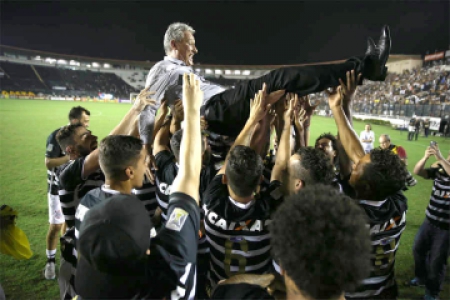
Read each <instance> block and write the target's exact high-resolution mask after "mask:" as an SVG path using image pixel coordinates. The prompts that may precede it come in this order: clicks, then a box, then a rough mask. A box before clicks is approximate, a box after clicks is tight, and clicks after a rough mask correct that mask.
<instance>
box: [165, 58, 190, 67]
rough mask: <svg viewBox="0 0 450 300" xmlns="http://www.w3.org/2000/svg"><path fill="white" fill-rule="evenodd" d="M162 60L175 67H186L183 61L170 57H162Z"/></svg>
mask: <svg viewBox="0 0 450 300" xmlns="http://www.w3.org/2000/svg"><path fill="white" fill-rule="evenodd" d="M164 60H167V61H171V62H173V63H175V64H177V65H180V66H186V64H185V63H184V61H182V60H179V59H176V58H173V57H171V56H164Z"/></svg>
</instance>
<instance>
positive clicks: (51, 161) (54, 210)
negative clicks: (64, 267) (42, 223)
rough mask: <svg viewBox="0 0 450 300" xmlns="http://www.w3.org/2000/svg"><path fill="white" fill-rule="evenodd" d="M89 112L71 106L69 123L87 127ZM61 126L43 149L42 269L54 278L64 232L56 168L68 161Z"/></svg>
mask: <svg viewBox="0 0 450 300" xmlns="http://www.w3.org/2000/svg"><path fill="white" fill-rule="evenodd" d="M90 115H91V113H90V112H89V110H87V109H85V108H84V107H81V106H76V107H73V108H72V109H71V110H70V112H69V124H72V125H74V124H81V125H82V126H84V127H85V128H87V127H89V121H90ZM60 129H61V128H58V129H56V130H55V131H53V132H52V133H51V134H50V135H49V136H48V138H47V145H46V151H45V167H46V168H47V183H48V189H47V193H48V194H47V197H48V212H49V223H50V227H49V229H48V232H47V238H46V245H47V250H46V251H45V252H46V254H47V262H46V264H45V269H44V277H45V279H55V277H56V273H55V263H56V246H57V245H58V233H59V232H60V231H61V234H64V232H65V226H64V224H65V223H64V215H63V213H62V210H61V203H60V201H59V195H58V178H57V176H56V173H57V169H58V168H59V167H60V166H62V165H63V164H65V163H67V162H68V161H69V155H66V154H65V153H64V151H63V150H61V147H60V146H59V144H58V142H57V141H56V134H57V133H58V131H59V130H60Z"/></svg>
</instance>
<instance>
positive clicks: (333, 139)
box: [314, 132, 338, 151]
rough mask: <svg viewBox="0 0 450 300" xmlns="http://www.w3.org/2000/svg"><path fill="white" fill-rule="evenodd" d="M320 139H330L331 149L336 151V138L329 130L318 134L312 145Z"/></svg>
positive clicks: (315, 145)
mask: <svg viewBox="0 0 450 300" xmlns="http://www.w3.org/2000/svg"><path fill="white" fill-rule="evenodd" d="M321 139H329V140H330V141H331V144H332V145H333V150H334V151H338V147H337V139H336V137H335V136H334V135H333V134H332V133H331V132H325V133H322V134H321V135H319V137H318V138H317V139H316V143H315V144H314V147H317V146H318V145H317V144H318V143H319V141H320V140H321Z"/></svg>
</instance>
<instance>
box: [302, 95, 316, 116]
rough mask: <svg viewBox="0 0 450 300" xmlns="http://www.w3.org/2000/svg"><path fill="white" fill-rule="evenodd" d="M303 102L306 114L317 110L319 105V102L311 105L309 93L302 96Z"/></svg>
mask: <svg viewBox="0 0 450 300" xmlns="http://www.w3.org/2000/svg"><path fill="white" fill-rule="evenodd" d="M301 103H302V104H303V108H304V109H305V114H306V116H311V115H312V114H313V113H314V111H315V110H316V108H317V106H319V103H317V104H316V105H311V99H309V96H308V95H307V96H304V97H302V98H301Z"/></svg>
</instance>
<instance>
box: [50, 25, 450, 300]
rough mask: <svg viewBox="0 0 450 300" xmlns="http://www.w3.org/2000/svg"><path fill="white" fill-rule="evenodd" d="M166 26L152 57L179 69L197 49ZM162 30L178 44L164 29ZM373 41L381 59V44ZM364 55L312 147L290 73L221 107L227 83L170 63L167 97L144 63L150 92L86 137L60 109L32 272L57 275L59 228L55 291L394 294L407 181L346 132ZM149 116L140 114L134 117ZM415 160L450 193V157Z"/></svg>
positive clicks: (219, 295)
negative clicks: (46, 223) (45, 220)
mask: <svg viewBox="0 0 450 300" xmlns="http://www.w3.org/2000/svg"><path fill="white" fill-rule="evenodd" d="M173 25H174V24H172V25H171V26H172V29H171V27H169V29H168V33H166V37H167V36H168V40H169V43H168V44H167V45H166V43H165V46H167V47H166V52H168V57H169V59H167V60H166V59H165V60H164V61H163V62H165V63H170V64H174V65H177V64H178V66H182V67H183V68H187V67H188V66H191V65H192V63H193V60H192V56H193V55H190V53H191V52H192V53H196V52H197V49H196V48H195V46H193V48H192V42H191V40H192V33H193V32H192V31H193V30H191V29H190V27H183V26H182V25H183V24H181V25H180V23H177V24H175V25H174V26H173ZM177 26H178V27H177ZM185 26H187V25H185ZM174 27H176V28H175V29H177V28H178V29H180V28H181V33H183V35H182V36H181V38H179V37H177V36H173V35H172V36H171V35H170V34H171V33H170V30H172V31H173V29H174ZM384 30H385V33H384V34H385V35H384V38H385V39H384V40H383V39H381V40H382V41H384V42H386V32H387V31H386V30H387V29H384ZM387 33H388V32H387ZM177 43H178V44H177ZM183 43H185V48H184V50H183ZM389 43H390V40H389ZM372 44H373V41H372ZM370 46H371V45H370V43H369V48H370ZM372 46H373V47H376V49H378V51H379V52H380V51H381V52H383V47H384V46H383V43H381V42H380V44H379V45H378V46H375V45H374V44H373V45H372ZM186 47H187V48H186ZM180 49H181V50H180ZM186 49H188V50H186ZM189 49H190V50H189ZM185 50H186V51H185ZM372 50H373V49H372ZM183 51H184V52H183ZM189 51H191V52H189ZM368 53H369V52H368ZM369 54H370V53H369ZM369 54H367V53H366V58H364V60H365V64H363V63H360V62H357V63H355V64H354V65H353V66H355V67H356V69H357V70H356V71H355V70H346V71H345V72H344V74H345V77H344V78H343V79H344V80H342V78H338V80H339V81H338V82H339V84H338V85H337V86H336V87H334V88H331V89H328V90H327V93H328V101H329V105H330V108H331V110H332V111H333V116H334V119H335V122H336V126H337V129H338V134H337V135H335V134H331V133H324V134H322V135H321V136H319V137H318V138H317V139H316V141H315V144H314V147H310V146H308V141H309V127H310V125H311V118H312V115H313V112H314V109H315V107H314V106H312V105H311V103H310V101H309V98H308V96H303V95H301V94H302V93H300V92H295V91H292V92H291V91H290V90H291V89H294V90H296V89H297V90H301V89H305V85H306V84H308V83H305V82H307V81H308V79H304V78H303V79H298V78H297V79H296V80H297V82H296V84H297V88H292V87H289V82H290V83H292V81H294V79H286V78H284V79H280V80H286V81H287V83H286V88H282V87H283V84H281V85H277V84H275V83H274V82H268V83H267V84H266V82H265V81H262V82H260V83H261V84H260V87H259V90H257V91H255V93H254V94H252V95H251V100H250V99H244V100H242V101H241V100H240V99H238V100H239V101H237V100H236V102H235V103H232V100H230V99H231V98H232V97H231V96H232V95H233V94H232V93H234V97H235V98H236V97H238V96H239V97H241V96H242V89H241V90H239V88H238V89H237V90H236V91H234V92H228V91H224V90H223V89H222V90H221V89H220V88H218V87H211V86H209V87H210V88H209V89H208V88H204V86H202V82H201V79H199V78H198V76H197V75H194V74H192V73H191V74H188V73H187V72H183V75H182V79H183V80H182V84H181V85H178V87H177V88H179V90H178V91H175V93H171V95H172V97H173V95H178V96H179V97H178V98H179V99H178V100H170V96H168V94H167V93H166V94H164V93H161V89H162V87H161V86H157V87H156V88H155V84H154V82H155V81H154V82H153V83H152V78H151V76H153V75H155V74H159V75H161V74H160V71H158V70H156V71H155V70H153V73H152V70H151V71H150V74H149V78H150V80H149V82H150V83H149V87H148V88H146V89H144V90H143V91H142V92H141V93H140V94H139V95H138V97H137V98H136V101H135V103H134V104H133V105H132V106H131V108H130V110H129V111H128V112H127V114H126V115H125V116H124V117H123V118H122V120H121V121H120V123H119V124H118V125H117V126H116V127H115V128H114V129H113V130H112V131H111V132H110V135H109V136H107V137H106V138H104V139H103V140H101V141H100V143H99V144H98V142H97V137H96V136H95V135H93V134H92V133H91V131H90V130H88V125H89V121H90V120H89V118H90V112H89V111H88V110H86V109H84V108H82V107H74V108H73V109H72V110H71V111H70V113H69V121H70V124H69V125H66V126H64V127H61V128H59V129H57V130H56V131H54V132H53V133H52V134H51V135H50V136H49V138H48V140H47V152H46V166H47V168H48V170H49V171H48V183H49V210H50V224H51V225H50V230H49V234H48V236H47V257H48V261H47V263H46V266H45V270H44V273H45V277H46V278H47V279H54V278H55V277H56V272H55V255H56V247H57V243H58V232H59V231H60V229H61V227H64V228H63V233H64V235H63V236H62V238H61V256H62V257H61V262H60V267H59V276H58V282H59V286H60V292H61V299H71V298H76V299H286V298H288V299H344V298H346V299H394V298H396V297H397V296H398V292H397V284H396V280H395V275H394V266H395V255H396V252H397V250H398V247H399V243H400V238H401V235H402V232H403V231H404V229H405V225H406V212H407V199H406V197H405V196H404V195H403V193H402V189H404V187H405V181H406V178H407V177H408V175H409V174H408V171H407V170H406V167H405V164H404V163H403V162H402V161H401V159H400V158H399V156H398V155H396V154H395V153H393V152H392V151H391V150H390V149H381V148H379V149H374V150H372V151H371V152H370V153H368V154H366V153H365V151H364V149H363V147H362V146H361V143H360V141H359V137H358V135H357V134H356V133H355V131H354V130H353V128H352V116H351V104H352V99H353V96H354V94H355V90H356V88H357V85H358V84H361V82H362V78H361V77H364V78H368V79H379V80H381V79H382V77H383V76H381V75H380V76H381V77H377V78H374V77H373V76H375V75H373V73H374V72H375V71H373V70H371V71H370V72H369V71H368V69H369V65H370V63H372V64H374V58H373V55H372V54H370V55H372V56H370V55H369ZM378 56H380V53H378ZM381 56H382V55H381ZM367 57H369V58H370V59H372V60H370V59H369V58H367ZM386 59H387V58H386ZM384 63H385V61H384ZM384 63H382V64H381V68H382V72H383V71H384V72H385V71H386V70H383V68H384ZM361 65H365V69H364V68H363V67H361ZM345 67H346V68H348V67H349V66H347V65H346V66H345ZM378 67H380V66H379V65H378ZM165 68H166V70H169V68H170V65H169V67H168V66H167V64H166V65H165ZM372 68H374V67H373V66H372ZM308 70H309V69H308ZM291 71H292V70H286V69H284V70H282V72H285V75H286V74H289V72H291ZM294 71H297V70H294ZM300 71H302V70H300ZM300 71H299V72H300ZM329 71H330V70H325V71H324V70H323V69H321V68H317V70H316V69H314V70H313V71H311V70H309V71H308V72H309V73H308V74H310V76H312V77H314V76H318V77H320V78H322V80H324V81H326V80H329V81H330V82H331V83H333V82H336V81H337V79H336V80H334V81H333V80H331V79H329V78H328V79H323V76H322V77H321V76H319V75H320V72H329ZM158 72H159V73H158ZM314 72H316V74H315V75H314V74H312V73H314ZM339 72H342V70H339ZM375 73H376V72H375ZM152 74H153V75H152ZM175 74H176V72H175ZM275 74H277V73H275ZM311 74H312V75H311ZM336 74H337V73H336ZM336 74H334V75H336ZM339 74H340V73H339ZM272 75H274V74H272ZM286 76H287V77H289V76H290V75H286ZM336 76H338V75H336ZM371 76H372V77H371ZM377 76H378V75H377ZM172 77H173V78H176V77H174V76H172ZM172 77H171V78H172ZM274 77H275V76H274ZM338 77H339V76H338ZM269 79H270V77H265V78H264V80H269ZM302 80H304V82H301V81H302ZM305 80H306V81H305ZM257 83H258V82H252V83H248V84H247V85H248V86H252V85H255V84H257ZM327 84H328V85H329V84H330V83H327ZM327 84H326V85H327ZM203 85H204V83H203ZM277 87H278V88H277ZM316 88H319V87H316ZM211 89H214V91H213V92H211ZM153 91H156V95H155V92H153ZM227 92H228V94H231V95H226V93H227ZM158 93H159V94H161V95H158ZM208 93H210V94H211V95H209V96H206V95H205V94H208ZM239 93H240V95H239ZM222 94H225V95H222ZM218 95H221V96H220V97H218ZM244 98H245V97H244ZM205 99H206V100H205ZM244 101H245V103H246V104H245V105H244V104H243V102H244ZM211 102H214V103H215V104H214V103H213V104H214V105H213V104H211ZM205 103H207V104H208V105H206V109H205ZM224 103H225V104H224ZM216 104H217V105H216ZM155 107H157V108H158V111H159V112H158V114H156V109H153V110H152V108H155ZM224 107H225V109H223V110H222V108H224ZM228 107H229V108H230V111H232V110H233V109H236V107H239V111H237V112H238V113H236V114H233V113H230V112H229V111H227V108H228ZM149 108H150V109H149ZM246 109H248V111H247V113H246V114H245V113H243V112H242V110H246ZM213 110H215V112H212V111H213ZM149 113H150V114H151V113H153V114H154V115H155V116H156V117H155V119H154V122H147V123H146V122H143V118H142V116H146V115H147V117H146V118H147V119H146V120H148V116H149ZM242 114H244V115H245V116H246V119H245V120H244V121H243V122H242V120H239V119H236V123H237V124H239V123H241V125H242V126H238V125H236V124H231V122H232V120H230V119H229V118H230V117H232V116H237V117H239V116H242ZM213 115H216V117H214V116H213ZM227 118H228V119H227ZM225 120H227V121H225ZM144 121H145V120H144ZM226 122H229V124H230V128H240V132H238V134H237V136H236V137H234V136H233V135H232V134H230V135H228V136H227V135H225V134H224V133H225V132H227V129H225V128H224V129H220V126H227V123H226ZM148 123H151V124H152V129H151V130H148V125H149V124H148ZM144 127H145V128H144ZM143 129H146V130H143ZM211 129H214V130H211ZM217 131H220V132H219V133H220V134H217ZM231 131H232V130H231V129H230V132H231ZM143 133H146V134H148V133H151V134H150V135H147V136H146V137H145V138H143ZM271 136H273V137H275V138H274V140H272V139H271ZM427 151H428V152H426V155H425V156H426V158H425V157H424V160H425V161H426V159H427V158H428V157H429V156H431V155H434V156H436V157H438V156H440V157H441V156H442V155H441V154H440V152H439V149H438V148H430V149H427ZM438 160H439V162H441V160H440V159H438ZM443 160H444V161H445V162H447V163H448V161H447V160H445V159H443ZM442 164H444V165H442ZM449 165H450V163H449ZM423 166H424V162H423V164H422V165H421V169H420V168H419V169H420V170H419V169H417V172H416V174H418V175H421V176H423V177H426V178H439V180H441V181H445V182H444V183H441V182H438V183H437V185H436V183H435V186H436V190H437V189H440V190H442V191H444V190H445V189H448V190H449V191H450V184H449V182H450V178H449V177H448V175H446V173H445V170H446V168H447V167H449V166H447V165H445V163H444V162H441V165H439V168H440V169H439V168H437V169H436V168H435V169H432V170H440V171H442V170H444V171H443V172H440V173H439V171H430V170H425V169H424V168H423ZM416 168H417V166H416ZM415 171H416V170H415ZM436 180H438V179H436ZM439 184H440V185H439ZM442 186H444V187H442ZM446 187H448V188H446ZM438 196H439V197H440V198H439V201H442V202H444V201H448V200H446V198H445V197H444V196H442V195H441V194H439V195H438ZM441 196H442V197H441ZM441 199H445V200H441ZM439 203H441V202H439ZM445 205H448V203H446V204H445ZM428 211H430V212H431V215H432V216H431V217H429V218H428V219H431V220H432V222H434V223H435V226H442V228H444V229H443V230H445V226H447V229H446V230H447V232H448V223H449V221H448V219H449V218H448V212H447V215H445V216H443V215H438V216H436V215H433V210H432V209H428V210H427V216H428ZM436 224H437V225H436ZM447 243H448V240H447ZM447 247H448V245H447ZM422 250H424V249H422ZM422 252H426V251H422ZM416 264H417V260H416ZM416 273H417V272H416ZM428 277H429V278H416V279H414V280H413V281H411V284H412V285H414V284H416V285H419V284H420V283H423V282H425V281H426V282H425V283H424V284H425V285H426V287H427V295H428V296H429V297H435V298H436V297H437V294H436V293H435V290H437V291H439V288H440V284H441V282H436V283H435V282H434V278H433V277H432V276H431V275H430V276H428ZM419 280H422V281H421V282H419ZM427 282H432V283H431V284H430V283H427ZM432 289H434V290H432ZM432 293H434V294H432ZM430 299H434V298H430Z"/></svg>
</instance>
